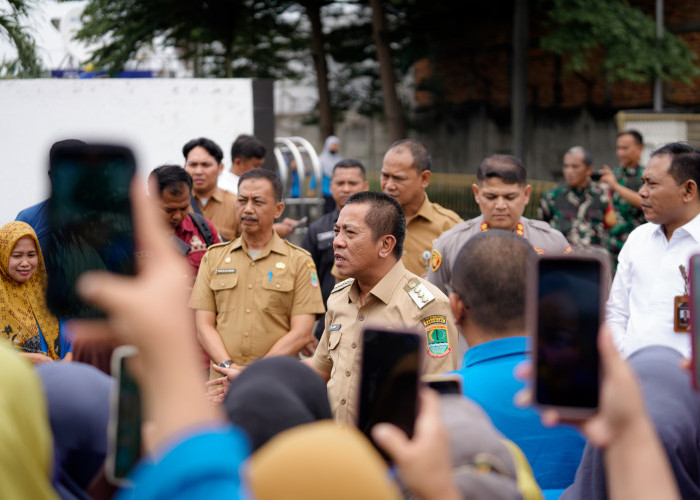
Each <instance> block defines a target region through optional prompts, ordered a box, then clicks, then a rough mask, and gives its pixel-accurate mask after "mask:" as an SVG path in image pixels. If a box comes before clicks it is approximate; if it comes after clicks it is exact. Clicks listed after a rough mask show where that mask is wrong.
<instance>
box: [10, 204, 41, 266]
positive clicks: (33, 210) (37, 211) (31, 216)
mask: <svg viewBox="0 0 700 500" xmlns="http://www.w3.org/2000/svg"><path fill="white" fill-rule="evenodd" d="M48 205H49V200H44V201H42V202H40V203H37V204H36V205H32V206H31V207H28V208H25V209H24V210H22V211H21V212H20V213H18V214H17V217H16V218H15V220H18V221H22V222H26V223H27V224H29V225H30V226H32V229H34V232H35V233H36V238H37V239H38V240H39V246H40V247H41V253H42V254H43V253H45V252H46V245H47V243H48V239H47V238H48V236H49V216H48Z"/></svg>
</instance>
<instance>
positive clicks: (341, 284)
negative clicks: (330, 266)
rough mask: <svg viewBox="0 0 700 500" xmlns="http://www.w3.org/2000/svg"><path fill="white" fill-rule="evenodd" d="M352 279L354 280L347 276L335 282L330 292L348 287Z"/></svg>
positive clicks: (353, 279)
mask: <svg viewBox="0 0 700 500" xmlns="http://www.w3.org/2000/svg"><path fill="white" fill-rule="evenodd" d="M353 281H355V278H348V279H346V280H343V281H340V282H338V283H336V284H335V286H334V287H333V290H331V293H335V292H337V291H340V290H342V289H343V288H347V287H349V286H350V285H352V282H353Z"/></svg>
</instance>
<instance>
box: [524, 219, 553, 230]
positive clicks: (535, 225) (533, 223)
mask: <svg viewBox="0 0 700 500" xmlns="http://www.w3.org/2000/svg"><path fill="white" fill-rule="evenodd" d="M527 221H528V224H527V225H528V226H529V227H530V228H532V229H538V230H540V231H543V232H545V233H552V232H554V231H556V229H554V228H553V227H552V226H550V225H549V223H547V222H545V221H543V220H537V219H527Z"/></svg>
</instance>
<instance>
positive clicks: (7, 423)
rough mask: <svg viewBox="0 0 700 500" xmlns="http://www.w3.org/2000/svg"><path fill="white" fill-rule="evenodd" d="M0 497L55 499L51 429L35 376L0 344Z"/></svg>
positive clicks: (43, 399) (27, 366)
mask: <svg viewBox="0 0 700 500" xmlns="http://www.w3.org/2000/svg"><path fill="white" fill-rule="evenodd" d="M0 422H2V425H1V426H0V471H2V481H0V498H18V499H19V498H22V499H24V498H31V499H38V500H44V499H58V497H57V496H56V492H55V491H54V489H53V488H52V487H51V482H50V480H49V478H50V475H51V458H52V456H51V431H50V430H49V419H48V416H47V412H46V400H45V398H44V394H43V392H42V390H41V386H40V383H39V378H38V377H37V375H36V372H35V371H34V370H33V369H32V368H31V366H30V365H29V363H27V362H26V361H24V360H22V359H20V356H18V355H17V353H16V352H14V351H13V350H12V349H10V348H8V347H7V346H5V345H0Z"/></svg>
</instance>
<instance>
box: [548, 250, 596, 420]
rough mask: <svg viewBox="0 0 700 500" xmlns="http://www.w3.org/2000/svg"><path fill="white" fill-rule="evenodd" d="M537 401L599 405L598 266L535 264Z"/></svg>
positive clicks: (588, 262) (585, 262)
mask: <svg viewBox="0 0 700 500" xmlns="http://www.w3.org/2000/svg"><path fill="white" fill-rule="evenodd" d="M538 265H539V273H538V275H539V277H538V289H537V298H538V300H537V328H536V335H537V338H536V346H537V347H536V349H537V350H536V380H535V394H536V402H537V403H538V404H540V405H546V406H557V407H570V408H581V409H588V410H594V409H595V408H597V406H598V388H599V357H598V347H597V338H598V329H599V328H600V324H601V318H602V313H603V311H602V301H601V284H602V283H601V281H602V276H603V273H602V272H601V262H600V261H598V260H596V259H582V258H577V259H566V258H541V259H539V261H538Z"/></svg>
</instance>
